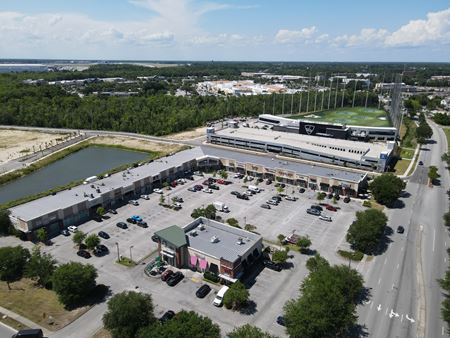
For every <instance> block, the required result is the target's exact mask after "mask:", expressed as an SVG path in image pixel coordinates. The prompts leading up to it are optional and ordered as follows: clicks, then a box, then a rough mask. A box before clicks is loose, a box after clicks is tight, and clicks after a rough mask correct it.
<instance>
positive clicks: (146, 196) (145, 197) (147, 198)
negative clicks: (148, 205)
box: [141, 195, 150, 200]
mask: <svg viewBox="0 0 450 338" xmlns="http://www.w3.org/2000/svg"><path fill="white" fill-rule="evenodd" d="M141 198H142V199H144V200H149V199H150V196H149V195H141Z"/></svg>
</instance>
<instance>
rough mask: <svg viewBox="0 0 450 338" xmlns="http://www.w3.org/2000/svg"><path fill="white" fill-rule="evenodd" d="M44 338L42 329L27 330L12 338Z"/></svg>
mask: <svg viewBox="0 0 450 338" xmlns="http://www.w3.org/2000/svg"><path fill="white" fill-rule="evenodd" d="M22 337H23V338H43V337H44V333H43V332H42V330H41V329H25V330H20V331H18V332H17V333H16V334H15V335H14V336H12V338H22Z"/></svg>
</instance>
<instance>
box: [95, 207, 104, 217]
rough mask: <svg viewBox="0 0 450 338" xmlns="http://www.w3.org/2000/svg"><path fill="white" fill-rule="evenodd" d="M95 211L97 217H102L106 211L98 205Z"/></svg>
mask: <svg viewBox="0 0 450 338" xmlns="http://www.w3.org/2000/svg"><path fill="white" fill-rule="evenodd" d="M96 213H97V216H98V217H103V216H104V215H105V213H106V210H105V208H103V207H98V208H97V211H96Z"/></svg>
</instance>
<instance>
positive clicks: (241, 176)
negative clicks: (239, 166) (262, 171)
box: [233, 173, 244, 178]
mask: <svg viewBox="0 0 450 338" xmlns="http://www.w3.org/2000/svg"><path fill="white" fill-rule="evenodd" d="M233 177H234V178H243V177H244V175H242V174H239V173H236V174H234V176H233Z"/></svg>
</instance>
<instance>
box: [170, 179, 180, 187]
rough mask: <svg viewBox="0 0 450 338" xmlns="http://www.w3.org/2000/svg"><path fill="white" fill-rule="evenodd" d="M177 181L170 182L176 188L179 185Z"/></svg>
mask: <svg viewBox="0 0 450 338" xmlns="http://www.w3.org/2000/svg"><path fill="white" fill-rule="evenodd" d="M177 184H178V183H177V181H173V182H172V183H170V185H171V186H172V188H175V187H176V186H177Z"/></svg>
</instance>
